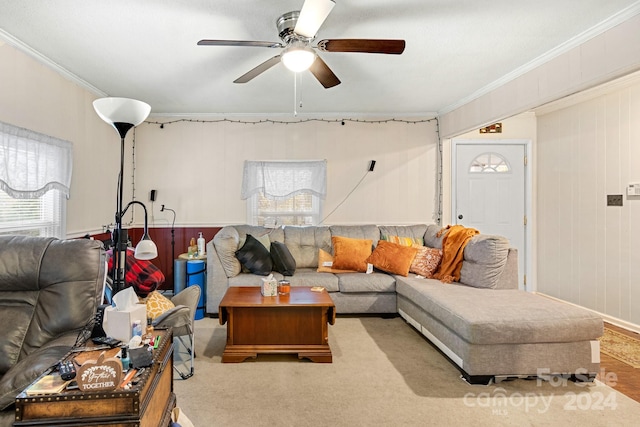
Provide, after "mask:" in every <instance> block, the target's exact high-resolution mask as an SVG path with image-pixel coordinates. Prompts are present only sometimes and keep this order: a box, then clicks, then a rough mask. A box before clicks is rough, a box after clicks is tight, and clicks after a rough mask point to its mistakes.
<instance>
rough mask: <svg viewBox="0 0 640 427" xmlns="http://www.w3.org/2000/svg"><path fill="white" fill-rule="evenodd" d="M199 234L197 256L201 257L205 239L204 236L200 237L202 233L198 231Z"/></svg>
mask: <svg viewBox="0 0 640 427" xmlns="http://www.w3.org/2000/svg"><path fill="white" fill-rule="evenodd" d="M199 234H200V236H199V237H198V256H199V257H201V256H203V255H204V246H205V241H204V237H202V233H199Z"/></svg>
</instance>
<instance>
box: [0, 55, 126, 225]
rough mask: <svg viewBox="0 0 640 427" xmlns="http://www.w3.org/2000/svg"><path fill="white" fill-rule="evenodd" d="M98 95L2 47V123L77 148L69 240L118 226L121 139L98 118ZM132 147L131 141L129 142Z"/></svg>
mask: <svg viewBox="0 0 640 427" xmlns="http://www.w3.org/2000/svg"><path fill="white" fill-rule="evenodd" d="M95 98H96V96H95V95H94V94H92V93H90V92H89V91H87V90H85V89H83V88H80V87H79V86H78V85H77V84H74V83H72V82H71V81H69V80H67V79H65V78H63V77H62V76H60V75H59V74H58V73H56V72H55V71H53V70H52V69H50V68H48V67H46V66H44V65H42V64H41V63H39V62H37V61H36V60H34V59H32V58H31V57H30V56H27V55H25V54H24V53H22V52H20V51H18V50H17V49H15V48H14V47H12V46H10V45H9V44H3V43H0V121H3V122H5V123H9V124H11V125H14V126H19V127H23V128H27V129H30V130H33V131H36V132H40V133H43V134H46V135H50V136H55V137H57V138H61V139H64V140H67V141H70V142H72V143H73V176H72V179H71V194H70V199H69V201H68V205H67V235H69V236H82V235H84V234H85V233H94V232H96V231H101V225H102V224H109V223H110V222H113V218H114V212H115V210H116V200H115V194H116V180H117V173H118V169H119V164H120V163H119V162H120V143H119V141H120V138H119V137H118V134H117V133H116V131H115V130H114V129H113V128H112V127H110V126H108V125H107V124H106V123H104V122H103V121H102V120H100V118H98V116H97V115H96V114H95V112H94V110H93V106H92V104H91V103H92V102H93V100H94V99H95ZM129 144H130V142H129Z"/></svg>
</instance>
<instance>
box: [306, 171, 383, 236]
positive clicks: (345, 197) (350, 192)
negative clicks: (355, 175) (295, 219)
mask: <svg viewBox="0 0 640 427" xmlns="http://www.w3.org/2000/svg"><path fill="white" fill-rule="evenodd" d="M369 172H371V171H366V172H365V173H364V175H363V176H362V178H360V181H358V183H357V184H356V185H355V187H353V189H352V190H351V191H349V194H347V195H346V196H344V199H342V201H341V202H340V203H338V206H336V207H335V208H333V210H332V211H331V212H329V213H328V214H327V215H326V216H325V217H324V218H322V221H320V222H319V223H318V225H322V224H323V223H324V221H325V220H326V219H327V218H329V217H330V216H331V215H332V214H333V213H334V212H335V211H336V210H338V208H339V207H340V206H342V204H343V203H344V202H346V201H347V199H348V198H349V196H351V194H353V192H354V191H356V189H357V188H358V187H359V186H360V184H362V181H364V179H365V178H366V177H367V175H368V174H369Z"/></svg>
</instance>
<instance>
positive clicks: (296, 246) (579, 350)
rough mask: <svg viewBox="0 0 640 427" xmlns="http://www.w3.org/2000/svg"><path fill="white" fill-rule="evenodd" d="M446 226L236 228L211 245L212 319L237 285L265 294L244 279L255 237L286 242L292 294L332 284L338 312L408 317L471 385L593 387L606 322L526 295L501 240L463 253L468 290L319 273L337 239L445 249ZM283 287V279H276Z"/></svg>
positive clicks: (482, 241)
mask: <svg viewBox="0 0 640 427" xmlns="http://www.w3.org/2000/svg"><path fill="white" fill-rule="evenodd" d="M439 231H440V227H439V226H436V225H425V224H419V225H411V226H377V225H351V226H328V227H327V226H319V227H284V228H276V229H266V228H263V227H255V226H249V225H237V226H227V227H224V228H223V229H221V230H220V231H219V232H218V233H217V234H216V236H215V237H214V239H213V240H212V241H210V242H209V243H208V244H207V286H206V293H207V295H206V300H207V303H206V305H207V312H208V313H210V314H216V313H218V305H219V303H220V301H221V299H222V297H223V296H224V294H225V292H226V289H227V288H228V287H229V286H260V284H261V276H258V275H255V274H251V273H248V272H246V271H243V268H242V266H241V264H240V262H239V261H238V259H237V258H236V251H238V249H240V248H241V247H242V246H243V244H244V242H245V240H246V236H247V235H248V234H250V235H252V236H262V237H261V239H262V240H265V239H266V237H265V236H266V235H268V241H270V242H282V243H284V244H285V245H286V247H287V248H288V250H289V251H290V253H291V255H292V256H293V258H294V259H295V264H296V269H295V273H294V274H293V276H290V277H287V279H289V281H290V282H291V285H292V286H323V287H324V288H326V289H327V291H328V292H329V294H330V295H331V297H332V298H333V301H334V302H335V305H336V310H337V312H338V313H339V314H346V313H351V314H367V313H370V314H390V313H393V314H399V315H400V316H402V317H403V318H404V319H405V320H406V321H407V322H408V323H409V324H411V325H412V326H413V327H414V328H416V329H417V330H418V331H420V332H421V333H422V334H424V335H425V336H426V337H427V338H428V339H429V340H430V341H431V342H432V343H433V344H434V345H435V346H437V347H438V348H439V349H440V350H441V351H442V352H443V353H444V354H445V355H446V356H447V357H448V358H449V359H450V360H451V361H452V362H454V363H455V364H456V365H457V366H458V367H459V369H460V370H461V372H462V374H463V376H464V378H465V379H466V380H467V381H468V382H470V383H488V382H489V381H491V380H492V379H500V378H503V377H513V376H518V377H533V376H537V377H545V376H548V375H557V374H563V375H569V376H571V378H573V379H576V380H592V379H593V378H595V375H596V374H597V373H598V371H599V364H600V363H599V362H600V360H599V354H600V353H599V342H598V340H597V339H598V337H600V336H601V335H602V334H603V320H602V318H601V317H599V316H597V315H595V314H594V313H592V312H590V311H588V310H585V309H582V308H579V307H576V306H573V305H571V304H568V303H562V302H559V301H556V300H552V299H550V298H547V297H544V296H541V295H536V294H532V293H528V292H525V291H522V290H519V289H518V271H517V270H518V268H517V252H516V250H515V249H513V248H510V247H509V242H508V241H507V240H506V239H504V238H502V237H499V236H490V235H482V234H479V235H476V236H474V237H473V238H472V239H471V240H470V241H469V243H468V244H467V246H466V247H465V250H464V262H463V264H462V270H461V272H460V280H459V282H455V283H451V284H446V283H443V282H441V281H439V280H435V279H426V278H421V277H416V275H415V274H411V273H410V274H408V275H407V276H402V275H393V274H387V273H384V272H380V271H373V272H372V273H369V274H367V273H341V274H333V273H326V272H318V271H317V269H318V253H319V250H320V249H322V250H324V251H327V252H329V253H332V250H333V248H332V239H331V237H332V236H343V237H349V238H355V239H369V240H371V241H372V242H373V245H374V246H375V245H376V244H377V242H378V240H379V239H381V237H382V236H402V237H407V238H412V239H421V240H422V241H423V242H424V245H425V246H429V247H432V248H442V238H443V237H442V236H440V237H438V232H439ZM273 274H274V276H275V277H276V278H277V279H278V280H279V279H281V278H282V277H283V276H282V275H281V274H279V273H277V272H274V273H273Z"/></svg>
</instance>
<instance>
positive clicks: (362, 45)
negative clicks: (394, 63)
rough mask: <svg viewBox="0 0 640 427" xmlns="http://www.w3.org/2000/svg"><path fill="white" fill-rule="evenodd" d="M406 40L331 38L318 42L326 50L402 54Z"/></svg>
mask: <svg viewBox="0 0 640 427" xmlns="http://www.w3.org/2000/svg"><path fill="white" fill-rule="evenodd" d="M404 47H405V41H404V40H383V39H331V40H321V41H319V42H318V49H320V50H322V51H324V52H362V53H386V54H392V55H400V54H401V53H402V52H404Z"/></svg>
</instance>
